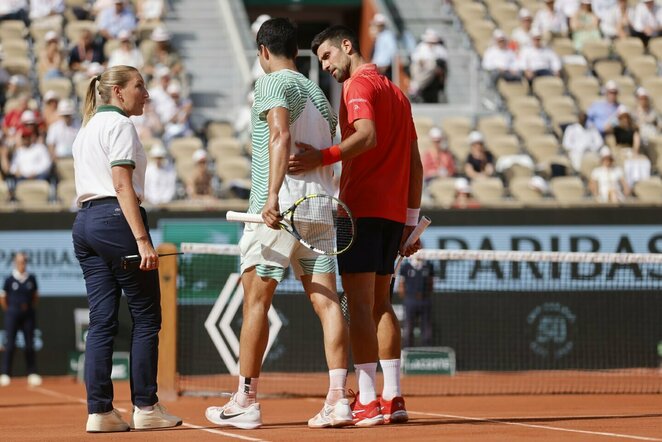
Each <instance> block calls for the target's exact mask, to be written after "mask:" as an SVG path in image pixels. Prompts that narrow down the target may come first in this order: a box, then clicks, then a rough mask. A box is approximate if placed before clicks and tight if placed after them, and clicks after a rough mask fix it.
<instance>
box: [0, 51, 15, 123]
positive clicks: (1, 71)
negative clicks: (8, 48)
mask: <svg viewBox="0 0 662 442" xmlns="http://www.w3.org/2000/svg"><path fill="white" fill-rule="evenodd" d="M3 59H4V53H3V52H2V48H1V47H0V118H1V117H2V115H3V114H4V109H5V102H6V101H7V96H8V95H9V94H8V91H7V89H8V87H9V83H10V81H11V78H12V76H11V74H10V73H9V71H8V70H7V69H6V68H5V67H4V66H3V65H2V60H3Z"/></svg>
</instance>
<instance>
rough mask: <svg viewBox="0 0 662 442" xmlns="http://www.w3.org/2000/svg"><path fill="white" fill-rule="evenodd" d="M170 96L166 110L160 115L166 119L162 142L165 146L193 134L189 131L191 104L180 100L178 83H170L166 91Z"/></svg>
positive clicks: (180, 93)
mask: <svg viewBox="0 0 662 442" xmlns="http://www.w3.org/2000/svg"><path fill="white" fill-rule="evenodd" d="M166 92H167V93H168V95H169V96H170V100H169V101H168V102H167V106H168V108H167V109H164V110H163V111H162V113H161V115H162V116H164V115H167V116H168V117H164V118H167V120H166V121H163V120H162V122H163V123H164V132H163V141H164V142H165V143H166V145H169V144H170V141H171V140H172V139H173V138H178V137H184V136H189V135H192V134H193V131H192V130H191V122H190V120H189V119H190V117H191V112H192V111H193V102H192V101H191V100H189V99H188V98H182V88H181V87H180V86H179V84H178V83H170V84H169V85H168V89H167V90H166Z"/></svg>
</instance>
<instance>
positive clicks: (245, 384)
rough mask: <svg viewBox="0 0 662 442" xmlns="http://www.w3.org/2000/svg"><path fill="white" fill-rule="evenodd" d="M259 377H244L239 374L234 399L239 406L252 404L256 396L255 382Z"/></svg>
mask: <svg viewBox="0 0 662 442" xmlns="http://www.w3.org/2000/svg"><path fill="white" fill-rule="evenodd" d="M259 379H260V378H245V377H243V376H239V385H238V387H237V394H236V395H235V401H236V402H237V404H239V406H240V407H248V406H249V405H251V404H254V403H255V401H256V398H257V383H258V381H259Z"/></svg>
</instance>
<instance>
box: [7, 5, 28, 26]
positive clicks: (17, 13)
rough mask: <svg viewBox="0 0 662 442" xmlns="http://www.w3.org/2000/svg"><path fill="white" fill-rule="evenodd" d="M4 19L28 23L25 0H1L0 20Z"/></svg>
mask: <svg viewBox="0 0 662 442" xmlns="http://www.w3.org/2000/svg"><path fill="white" fill-rule="evenodd" d="M4 20H21V21H22V22H23V23H25V25H26V26H27V25H28V24H30V19H29V17H28V2H27V0H14V1H6V0H3V1H1V2H0V22H2V21H4Z"/></svg>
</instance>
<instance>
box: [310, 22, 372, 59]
mask: <svg viewBox="0 0 662 442" xmlns="http://www.w3.org/2000/svg"><path fill="white" fill-rule="evenodd" d="M343 40H349V42H350V43H352V47H353V48H354V52H356V53H357V54H358V55H361V49H360V48H359V39H358V37H357V36H356V34H355V33H354V31H352V30H351V29H349V28H348V27H346V26H341V25H336V26H331V27H329V28H326V29H325V30H323V31H322V32H320V33H319V34H317V35H316V36H315V38H313V42H312V43H311V49H312V50H313V53H314V54H317V50H318V49H319V47H320V46H321V45H322V43H324V42H325V41H329V42H330V43H331V44H332V45H333V46H335V47H338V48H339V47H340V44H341V43H342V41H343Z"/></svg>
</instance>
